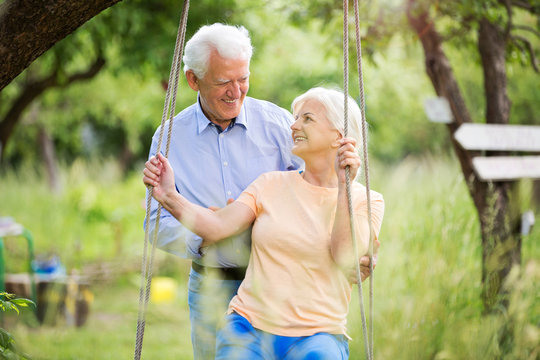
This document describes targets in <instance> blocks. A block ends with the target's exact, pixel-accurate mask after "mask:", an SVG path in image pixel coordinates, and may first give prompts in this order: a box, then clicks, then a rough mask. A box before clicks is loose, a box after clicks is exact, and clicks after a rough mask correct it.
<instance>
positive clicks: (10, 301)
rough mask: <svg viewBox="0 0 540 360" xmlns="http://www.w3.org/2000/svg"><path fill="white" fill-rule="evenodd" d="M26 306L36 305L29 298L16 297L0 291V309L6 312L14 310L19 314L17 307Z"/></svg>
mask: <svg viewBox="0 0 540 360" xmlns="http://www.w3.org/2000/svg"><path fill="white" fill-rule="evenodd" d="M28 306H34V307H35V306H36V304H35V303H34V302H33V301H32V300H29V299H24V298H17V297H16V296H15V295H14V294H8V293H7V292H5V291H2V292H0V310H2V311H3V312H7V311H10V310H14V311H15V312H17V314H19V308H26V307H28Z"/></svg>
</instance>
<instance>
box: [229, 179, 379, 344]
mask: <svg viewBox="0 0 540 360" xmlns="http://www.w3.org/2000/svg"><path fill="white" fill-rule="evenodd" d="M337 193H338V189H337V188H324V187H318V186H314V185H312V184H310V183H308V182H306V181H305V180H304V179H303V178H302V176H301V174H299V173H298V172H297V171H290V172H285V171H275V172H269V173H266V174H263V175H261V176H260V177H259V178H257V179H256V180H255V181H254V182H253V183H252V184H251V185H250V186H249V187H248V188H247V189H246V190H245V191H244V192H243V193H242V194H241V195H240V197H239V198H238V200H237V201H240V202H242V203H243V204H246V205H247V206H249V207H250V208H251V209H252V210H253V212H254V213H255V215H256V220H255V222H254V224H253V232H252V244H251V257H250V259H249V265H248V268H247V271H246V277H245V279H244V281H243V282H242V284H241V285H240V288H239V289H238V294H237V295H236V296H235V297H234V298H233V299H232V300H231V303H230V305H229V313H231V312H233V311H234V312H236V313H238V314H240V315H242V316H243V317H245V318H246V319H247V320H248V321H249V322H250V323H251V324H252V325H253V326H254V327H255V328H257V329H260V330H263V331H266V332H269V333H271V334H275V335H282V336H310V335H313V334H316V333H319V332H327V333H331V334H346V322H347V313H348V306H349V301H350V298H351V285H350V284H349V282H348V281H347V279H346V277H345V276H344V275H343V273H342V272H341V271H340V270H339V268H338V267H337V265H336V263H335V262H334V260H333V259H332V256H331V254H330V236H331V232H332V226H333V223H334V217H335V211H336V202H337ZM353 201H354V208H355V217H356V221H357V222H359V221H366V220H367V201H366V193H365V187H364V186H363V185H361V184H359V183H354V184H353ZM371 202H372V218H373V228H374V231H375V234H376V236H378V234H379V230H380V227H381V222H382V217H383V212H384V201H383V197H382V195H381V194H379V193H377V192H374V191H372V192H371ZM368 241H369V239H367V238H366V239H362V238H360V236H358V247H359V249H361V250H362V249H363V250H362V253H365V252H367V248H368Z"/></svg>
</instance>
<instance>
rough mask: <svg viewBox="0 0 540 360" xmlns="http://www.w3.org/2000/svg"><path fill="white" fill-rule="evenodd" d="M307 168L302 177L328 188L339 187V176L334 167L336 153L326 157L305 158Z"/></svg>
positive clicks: (311, 182) (313, 183)
mask: <svg viewBox="0 0 540 360" xmlns="http://www.w3.org/2000/svg"><path fill="white" fill-rule="evenodd" d="M304 161H305V164H306V170H305V171H304V172H303V173H302V177H303V178H304V180H305V181H307V182H308V183H310V184H312V185H315V186H320V187H327V188H335V187H338V177H337V174H336V170H335V168H334V161H335V154H334V156H329V157H327V158H325V157H324V156H322V157H317V158H314V159H304Z"/></svg>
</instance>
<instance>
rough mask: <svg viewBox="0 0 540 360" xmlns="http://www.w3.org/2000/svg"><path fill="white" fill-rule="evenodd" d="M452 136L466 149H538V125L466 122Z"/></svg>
mask: <svg viewBox="0 0 540 360" xmlns="http://www.w3.org/2000/svg"><path fill="white" fill-rule="evenodd" d="M454 138H455V139H456V141H457V142H458V143H459V144H460V145H461V146H462V147H463V148H464V149H466V150H488V151H532V152H538V151H540V126H527V125H498V124H470V123H467V124H462V125H461V126H460V127H459V129H457V131H456V132H455V133H454Z"/></svg>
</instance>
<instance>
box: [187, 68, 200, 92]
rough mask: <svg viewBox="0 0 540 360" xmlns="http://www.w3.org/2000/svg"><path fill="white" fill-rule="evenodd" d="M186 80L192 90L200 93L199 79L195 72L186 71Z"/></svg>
mask: <svg viewBox="0 0 540 360" xmlns="http://www.w3.org/2000/svg"><path fill="white" fill-rule="evenodd" d="M186 80H187V83H188V85H189V87H190V88H192V89H193V90H195V91H199V79H198V78H197V76H196V75H195V73H194V72H193V70H188V71H186Z"/></svg>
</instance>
